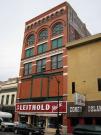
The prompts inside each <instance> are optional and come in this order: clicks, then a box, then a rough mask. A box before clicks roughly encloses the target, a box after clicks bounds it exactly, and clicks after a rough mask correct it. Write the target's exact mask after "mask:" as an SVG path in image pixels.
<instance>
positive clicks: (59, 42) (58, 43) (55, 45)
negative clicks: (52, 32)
mask: <svg viewBox="0 0 101 135" xmlns="http://www.w3.org/2000/svg"><path fill="white" fill-rule="evenodd" d="M61 46H62V37H60V38H57V39H55V40H53V41H52V49H55V48H59V47H61Z"/></svg>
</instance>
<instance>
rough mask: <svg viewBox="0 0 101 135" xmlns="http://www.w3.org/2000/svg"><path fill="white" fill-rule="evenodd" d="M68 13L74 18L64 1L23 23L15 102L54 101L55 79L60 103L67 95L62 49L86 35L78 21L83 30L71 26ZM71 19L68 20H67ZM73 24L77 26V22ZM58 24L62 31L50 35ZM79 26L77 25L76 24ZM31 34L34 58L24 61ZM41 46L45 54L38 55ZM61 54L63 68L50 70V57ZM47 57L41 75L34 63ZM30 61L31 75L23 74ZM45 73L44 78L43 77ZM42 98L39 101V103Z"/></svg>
mask: <svg viewBox="0 0 101 135" xmlns="http://www.w3.org/2000/svg"><path fill="white" fill-rule="evenodd" d="M71 14H74V15H75V12H74V10H73V9H72V8H71V7H70V5H69V4H67V3H66V2H64V3H62V4H60V5H58V6H56V7H54V8H52V9H51V10H49V11H47V12H45V13H43V14H41V15H39V16H37V17H35V18H33V19H31V20H29V21H28V22H26V24H25V32H24V41H23V47H22V56H21V64H20V73H19V87H18V94H17V102H28V101H29V100H30V101H32V102H34V101H36V99H37V101H39V102H42V101H48V100H50V101H54V100H57V96H58V84H57V80H59V81H60V85H59V96H60V100H67V98H66V97H64V95H66V94H67V92H68V90H67V85H68V80H67V76H68V63H67V59H68V53H67V50H66V48H65V46H66V44H67V43H68V42H69V41H71V40H74V39H78V38H81V37H84V36H87V35H89V32H88V31H87V30H86V27H85V25H84V24H83V23H82V22H81V21H80V20H79V18H78V17H77V18H76V19H77V20H79V21H78V22H79V23H80V24H81V25H82V27H83V29H82V30H81V29H79V27H78V28H77V27H76V28H75V27H74V26H73V18H71V16H72V15H71ZM70 19H71V21H70ZM78 22H76V24H77V23H78ZM57 23H61V24H62V26H63V31H62V33H61V34H58V35H55V36H53V35H52V29H53V26H54V25H55V24H57ZM77 26H78V24H77ZM43 29H47V31H48V38H47V39H45V40H42V41H39V33H40V31H42V30H43ZM30 34H34V37H35V42H34V45H33V48H34V55H33V56H32V57H29V58H26V57H25V51H26V50H27V49H28V48H30V47H29V46H28V43H27V39H28V36H29V35H30ZM59 37H62V46H61V47H60V48H59V47H58V48H55V49H52V41H53V40H54V39H58V38H59ZM42 43H47V45H48V47H47V51H46V52H44V53H41V54H38V46H39V45H41V44H42ZM58 54H62V67H61V68H57V69H52V60H51V57H52V56H55V55H58ZM43 58H46V66H45V71H44V73H40V74H38V73H37V60H40V59H43ZM29 62H32V73H31V74H29V75H28V76H25V75H24V70H25V69H24V68H25V67H24V65H25V64H26V63H29ZM44 74H46V76H44ZM40 99H41V100H40ZM63 124H64V125H65V124H67V122H66V115H64V116H63Z"/></svg>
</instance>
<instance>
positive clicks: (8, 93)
mask: <svg viewBox="0 0 101 135" xmlns="http://www.w3.org/2000/svg"><path fill="white" fill-rule="evenodd" d="M17 87H18V78H9V79H8V80H7V81H4V82H2V83H1V84H0V110H2V111H5V112H10V113H12V114H13V117H14V112H15V103H16V93H17Z"/></svg>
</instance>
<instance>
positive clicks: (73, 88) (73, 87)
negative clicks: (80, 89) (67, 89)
mask: <svg viewBox="0 0 101 135" xmlns="http://www.w3.org/2000/svg"><path fill="white" fill-rule="evenodd" d="M74 93H75V82H72V94H74Z"/></svg>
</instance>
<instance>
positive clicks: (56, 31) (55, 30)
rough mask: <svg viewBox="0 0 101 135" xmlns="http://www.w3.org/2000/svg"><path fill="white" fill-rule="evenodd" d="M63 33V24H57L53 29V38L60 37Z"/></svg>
mask: <svg viewBox="0 0 101 135" xmlns="http://www.w3.org/2000/svg"><path fill="white" fill-rule="evenodd" d="M62 32H63V24H62V23H56V24H55V25H54V26H53V28H52V36H55V35H59V34H61V33H62Z"/></svg>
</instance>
